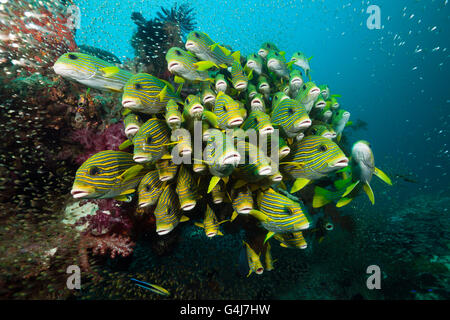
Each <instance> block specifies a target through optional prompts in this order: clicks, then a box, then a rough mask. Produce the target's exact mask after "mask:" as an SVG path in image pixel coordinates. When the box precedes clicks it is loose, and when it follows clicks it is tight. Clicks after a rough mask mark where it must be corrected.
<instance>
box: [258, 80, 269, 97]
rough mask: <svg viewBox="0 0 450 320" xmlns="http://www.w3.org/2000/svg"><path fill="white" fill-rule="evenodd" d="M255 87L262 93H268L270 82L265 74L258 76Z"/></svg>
mask: <svg viewBox="0 0 450 320" xmlns="http://www.w3.org/2000/svg"><path fill="white" fill-rule="evenodd" d="M256 88H257V90H258V92H259V93H262V94H263V95H268V94H269V93H270V84H269V82H268V81H267V78H266V77H265V76H259V77H258V82H257V86H256Z"/></svg>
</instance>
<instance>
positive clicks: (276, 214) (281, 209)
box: [250, 188, 309, 239]
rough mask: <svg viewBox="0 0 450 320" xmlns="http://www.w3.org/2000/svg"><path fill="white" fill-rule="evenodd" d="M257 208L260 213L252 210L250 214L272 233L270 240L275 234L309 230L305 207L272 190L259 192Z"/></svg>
mask: <svg viewBox="0 0 450 320" xmlns="http://www.w3.org/2000/svg"><path fill="white" fill-rule="evenodd" d="M257 206H258V208H259V212H258V210H251V211H250V214H252V215H253V216H254V217H255V218H257V219H259V220H261V224H262V226H263V227H264V228H265V229H266V230H268V231H270V232H269V235H268V237H267V238H270V237H271V236H272V235H273V234H274V233H287V232H295V231H300V230H304V229H307V228H309V222H308V219H307V217H306V216H305V214H304V208H303V205H302V204H301V203H298V202H294V201H293V200H291V199H289V198H288V197H286V196H284V195H282V194H280V193H278V192H276V191H275V190H273V189H272V188H269V189H267V190H266V191H259V193H258V196H257ZM267 238H266V239H267Z"/></svg>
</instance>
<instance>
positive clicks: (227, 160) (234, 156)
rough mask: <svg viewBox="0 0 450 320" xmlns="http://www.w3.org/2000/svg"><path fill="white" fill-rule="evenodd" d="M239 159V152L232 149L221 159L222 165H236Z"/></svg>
mask: <svg viewBox="0 0 450 320" xmlns="http://www.w3.org/2000/svg"><path fill="white" fill-rule="evenodd" d="M239 161H241V155H240V154H239V152H237V151H234V152H230V153H229V154H227V155H226V156H225V157H224V158H223V159H222V165H228V164H230V165H233V166H237V165H238V164H239Z"/></svg>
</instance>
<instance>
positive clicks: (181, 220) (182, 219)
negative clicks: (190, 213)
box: [180, 216, 189, 222]
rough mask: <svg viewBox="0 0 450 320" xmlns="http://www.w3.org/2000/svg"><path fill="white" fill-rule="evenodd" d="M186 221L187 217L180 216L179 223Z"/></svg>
mask: <svg viewBox="0 0 450 320" xmlns="http://www.w3.org/2000/svg"><path fill="white" fill-rule="evenodd" d="M186 221H189V217H186V216H181V218H180V222H186Z"/></svg>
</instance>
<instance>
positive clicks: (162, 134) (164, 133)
mask: <svg viewBox="0 0 450 320" xmlns="http://www.w3.org/2000/svg"><path fill="white" fill-rule="evenodd" d="M132 143H133V144H134V156H133V159H134V161H136V162H139V163H143V162H149V163H155V162H156V161H158V160H159V159H161V158H162V156H163V155H164V154H166V153H167V145H168V143H169V128H168V127H167V125H166V123H165V121H164V120H159V119H155V118H150V119H148V120H147V121H146V122H145V123H144V124H143V125H142V126H141V127H140V128H139V131H138V132H137V133H136V135H135V136H134V137H133V140H132Z"/></svg>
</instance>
